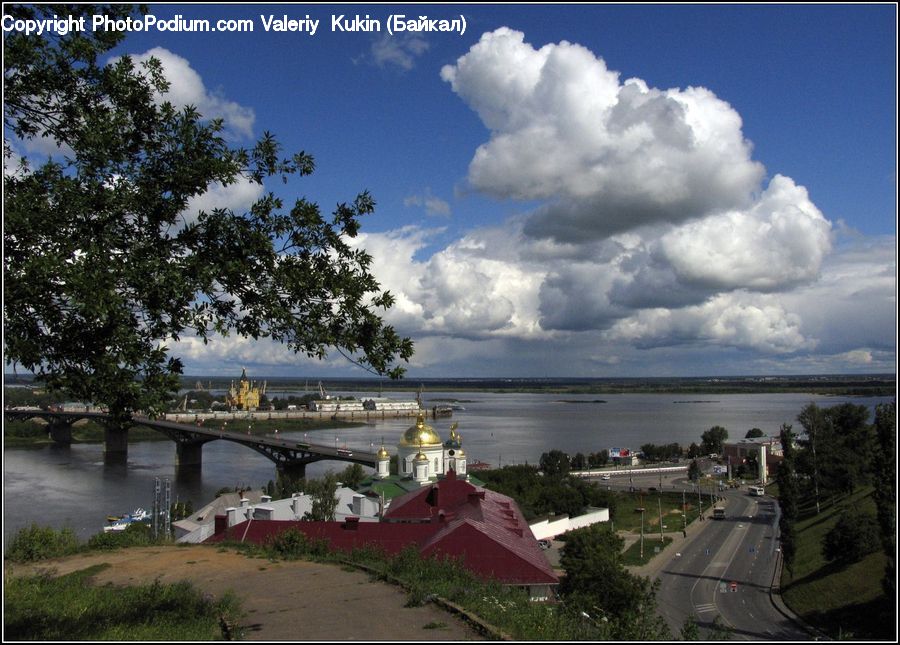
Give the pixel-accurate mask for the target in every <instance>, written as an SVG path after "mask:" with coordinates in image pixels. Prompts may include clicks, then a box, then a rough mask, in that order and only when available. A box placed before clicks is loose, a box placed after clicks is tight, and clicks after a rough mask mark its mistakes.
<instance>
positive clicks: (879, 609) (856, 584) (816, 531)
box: [781, 487, 896, 640]
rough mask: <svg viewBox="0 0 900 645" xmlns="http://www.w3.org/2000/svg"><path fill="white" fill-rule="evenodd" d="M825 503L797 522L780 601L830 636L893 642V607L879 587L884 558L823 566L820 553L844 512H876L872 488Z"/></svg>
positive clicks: (877, 555)
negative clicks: (792, 559) (793, 554)
mask: <svg viewBox="0 0 900 645" xmlns="http://www.w3.org/2000/svg"><path fill="white" fill-rule="evenodd" d="M825 502H826V504H825V505H823V510H822V512H821V513H820V514H819V515H816V514H815V513H809V514H805V515H803V516H802V518H801V519H800V520H798V522H797V555H796V560H795V564H794V575H793V577H792V576H790V575H789V574H788V572H787V571H784V572H783V574H782V580H781V588H782V594H783V597H784V600H785V602H786V603H787V604H788V606H789V607H790V608H791V609H792V610H793V611H794V612H795V613H797V615H799V616H800V617H802V618H803V619H804V620H806V621H807V622H808V623H809V624H811V625H814V626H815V627H818V628H819V629H821V630H823V631H824V632H826V633H827V634H828V635H829V636H831V637H833V638H840V639H853V640H866V639H876V640H894V638H895V637H896V606H895V604H894V599H890V600H888V599H886V598H885V596H884V595H883V593H882V589H881V579H882V577H883V575H884V566H885V563H886V557H885V555H884V554H883V553H882V552H881V551H878V552H876V553H872V554H869V555H868V556H866V557H864V558H863V559H862V560H861V561H859V562H856V563H854V564H850V565H840V564H835V563H829V562H826V560H825V558H824V557H823V555H822V540H823V538H824V536H825V535H826V534H827V533H828V531H829V530H831V528H832V527H833V526H834V525H835V523H836V522H837V520H838V517H839V516H840V514H841V512H842V511H843V510H844V509H847V508H852V507H856V508H859V509H860V510H862V511H864V512H869V513H872V514H874V513H875V502H874V499H873V489H872V488H871V487H866V488H864V489H860V490H858V491H856V492H855V493H853V494H852V495H849V496H846V497H844V498H842V499H840V500H837V501H836V502H835V503H834V504H831V503H830V500H825Z"/></svg>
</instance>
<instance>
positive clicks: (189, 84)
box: [131, 47, 256, 137]
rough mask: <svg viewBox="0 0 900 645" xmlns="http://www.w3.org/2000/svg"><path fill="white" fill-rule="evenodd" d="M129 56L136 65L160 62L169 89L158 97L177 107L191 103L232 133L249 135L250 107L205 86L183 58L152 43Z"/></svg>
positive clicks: (251, 121)
mask: <svg viewBox="0 0 900 645" xmlns="http://www.w3.org/2000/svg"><path fill="white" fill-rule="evenodd" d="M131 58H132V60H133V61H134V62H135V64H136V65H138V66H139V65H140V64H142V63H144V62H146V61H148V60H150V58H156V59H158V60H159V62H160V63H161V64H162V68H163V74H164V76H165V77H166V80H167V81H169V90H168V92H166V93H165V94H163V95H161V96H160V97H159V98H160V100H161V101H163V100H165V101H169V102H170V103H171V104H172V105H174V106H175V107H177V108H182V107H185V106H187V105H193V106H194V107H196V108H197V111H198V112H200V114H202V115H203V117H204V118H207V119H212V118H223V119H224V120H225V125H226V129H227V131H229V132H231V133H232V134H235V135H237V136H241V137H252V136H253V123H254V121H255V120H256V115H255V113H254V111H253V108H248V107H244V106H243V105H240V104H238V103H236V102H234V101H231V100H228V99H226V98H225V97H223V96H222V95H221V93H220V92H215V91H210V90H208V89H207V88H206V85H205V84H204V83H203V79H202V78H201V77H200V75H199V74H198V73H197V72H196V70H194V68H193V67H191V64H190V62H188V60H187V59H186V58H182V57H181V56H179V55H178V54H174V53H172V52H170V51H169V50H168V49H164V48H163V47H154V48H153V49H150V50H148V51H146V52H144V53H143V54H134V55H132V57H131Z"/></svg>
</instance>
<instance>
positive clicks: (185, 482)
mask: <svg viewBox="0 0 900 645" xmlns="http://www.w3.org/2000/svg"><path fill="white" fill-rule="evenodd" d="M431 396H432V397H433V398H434V399H438V398H441V399H458V400H459V403H457V404H456V405H458V406H462V407H463V408H465V409H463V410H455V411H454V413H453V416H452V417H449V418H440V419H437V420H431V419H429V420H428V423H429V424H430V425H432V426H433V427H434V428H435V430H437V432H438V434H440V435H441V437H442V438H446V437H447V436H448V435H449V428H450V425H451V424H452V423H454V422H456V423H459V428H458V432H459V433H460V435H461V436H462V440H463V447H464V448H465V450H466V453H467V455H468V457H469V460H470V462H471V461H473V460H480V461H485V462H488V463H490V464H491V465H493V466H498V465H507V464H513V463H526V462H528V463H532V464H534V463H537V462H538V461H539V459H540V456H541V454H542V453H544V452H547V451H549V450H551V449H553V448H557V449H560V450H563V451H565V452H567V453H569V454H570V455H573V454H575V453H576V452H582V453H584V454H588V453H590V452H597V451H600V450H604V449H609V448H630V449H632V450H637V449H639V448H640V446H641V445H642V444H646V443H655V444H666V443H673V442H674V443H679V444H681V445H683V446H688V445H690V444H691V443H692V442H696V443H698V444H699V443H700V435H701V434H702V433H703V432H705V431H706V430H708V429H709V428H711V427H712V426H714V425H721V426H724V427H725V428H726V429H727V430H728V435H729V440H737V439H741V438H743V437H744V435H745V434H746V432H747V430H749V429H750V428H754V427H756V428H760V429H762V430H763V431H764V432H765V433H766V434H769V435H777V433H778V430H779V428H780V427H781V424H782V423H791V424H793V425H794V429H795V431H797V430H799V429H800V426H799V424H798V423H797V422H796V418H797V414H798V413H799V412H800V410H801V409H802V408H803V406H805V405H806V404H808V403H810V402H815V403H816V404H817V405H819V406H821V407H828V406H831V405H837V404H841V403H845V402H851V403H856V404H862V405H866V406H867V407H869V408H870V409H874V407H875V405H876V404H878V403H885V402H889V401H891V400H893V398H892V397H866V398H858V397H826V396H817V395H811V394H716V395H706V394H687V395H677V394H602V395H595V394H591V395H569V394H562V395H561V394H520V393H502V394H494V393H474V392H440V393H431ZM596 400H603V401H605V403H596V402H594V401H596ZM564 401H566V402H564ZM571 401H581V402H580V403H572V402H571ZM437 402H438V401H436V400H431V399H429V398H426V400H425V403H426V405H427V406H430V405H433V404H435V403H437ZM412 423H413V420H412V419H390V420H384V421H378V422H376V423H372V424H369V425H366V426H362V427H356V428H341V429H332V430H318V431H315V432H311V433H309V435H308V439H309V440H310V441H313V442H316V443H324V444H333V443H334V442H337V444H338V445H346V446H348V447H350V448H355V449H359V450H377V448H378V447H379V446H380V445H381V442H382V438H383V440H384V443H385V446H386V447H387V448H388V450H389V451H391V452H395V450H396V444H397V442H398V441H399V439H400V435H401V434H402V433H403V431H405V430H406V429H407V428H408V427H409V426H410V425H412ZM281 436H284V437H292V436H293V437H296V438H298V439H300V438H302V437H303V433H279V437H281ZM346 465H347V464H345V463H343V462H333V461H322V462H318V463H315V464H312V465H310V466H309V467H308V468H307V476H309V477H318V476H321V475H322V474H324V473H325V472H326V471H327V470H335V471H341V470H343V469H344V468H345V467H346ZM156 477H159V478H160V479H161V480H165V479H169V480H170V482H171V486H172V500H173V501H175V500H176V499H177V500H181V501H186V500H191V501H192V503H193V505H194V508H200V507H201V506H203V505H204V504H206V503H207V502H208V501H210V500H211V499H212V498H213V497H214V496H215V493H216V492H217V491H218V490H219V489H221V488H223V487H226V486H227V487H235V486H247V487H254V488H258V487H261V486H263V485H265V484H266V483H267V482H268V481H269V480H272V479H274V478H275V467H274V464H273V463H272V462H271V461H270V460H268V459H267V458H265V457H263V456H262V455H260V454H259V453H257V452H255V451H254V450H251V449H248V448H245V447H243V446H239V445H237V444H233V443H231V442H227V441H213V442H210V443H208V444H206V445H205V446H204V448H203V467H202V469H201V471H199V472H197V471H194V472H193V473H192V474H190V475H182V476H176V471H175V446H174V445H173V443H172V442H170V441H154V442H142V443H133V444H130V445H129V447H128V461H127V465H126V464H107V463H106V462H105V460H104V455H103V446H102V445H101V444H79V445H73V446H70V447H65V446H59V445H52V446H45V447H41V448H29V449H7V450H5V451H4V473H3V497H4V499H3V539H4V545H5V544H6V542H7V540H8V539H9V537H10V536H11V535H13V534H14V533H15V532H16V531H18V530H19V529H20V528H22V527H25V526H28V525H30V524H31V523H32V522H37V523H38V524H40V525H43V526H52V527H54V528H62V527H66V526H67V527H70V528H72V529H73V530H74V531H75V533H76V534H77V535H78V536H79V537H80V538H82V539H86V538H88V537H90V536H91V535H93V534H95V533H97V532H98V531H100V530H101V527H102V526H103V525H104V524H105V523H106V521H105V518H106V516H107V515H109V514H114V513H124V512H128V511H131V510H133V509H134V508H135V507H138V506H142V507H144V508H147V509H149V508H150V507H151V505H152V499H153V484H154V478H156Z"/></svg>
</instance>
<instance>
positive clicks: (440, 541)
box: [208, 470, 559, 599]
mask: <svg viewBox="0 0 900 645" xmlns="http://www.w3.org/2000/svg"><path fill="white" fill-rule="evenodd" d="M218 519H219V518H217V521H218ZM225 525H226V522H225V521H224V517H222V521H221V522H219V523H218V525H217V528H216V534H215V535H213V536H212V537H211V538H209V540H208V541H210V542H216V541H221V540H224V539H226V538H228V539H234V540H239V541H242V542H243V541H247V542H254V543H257V544H262V543H263V542H264V541H265V540H266V539H267V538H268V537H269V536H271V535H275V534H277V533H280V532H281V531H284V530H287V529H288V528H295V529H297V530H300V531H301V532H303V533H304V534H305V535H306V536H307V537H309V538H310V539H313V540H315V539H324V540H326V541H327V542H328V544H329V546H330V548H332V549H337V550H342V551H350V550H352V549H353V548H356V547H361V546H364V545H373V546H377V547H380V548H382V549H384V551H385V552H387V553H388V554H396V553H399V552H400V551H401V550H403V549H404V548H405V547H408V546H412V547H415V548H417V549H418V550H419V553H421V554H422V556H423V557H427V556H437V557H445V556H450V557H452V558H457V559H459V560H460V561H461V562H462V564H463V565H464V566H465V567H466V568H467V569H469V570H470V571H472V572H473V573H474V574H475V575H477V576H478V577H480V578H482V579H485V580H488V579H492V578H493V579H495V580H497V581H498V582H500V583H502V584H507V585H515V586H522V587H527V588H528V589H529V592H530V594H531V597H532V598H534V599H546V598H550V597H552V595H553V594H552V591H553V588H554V587H555V586H556V585H557V584H558V583H559V578H558V577H557V576H556V574H555V573H554V571H553V568H552V567H551V566H550V564H549V563H548V562H547V559H546V557H545V556H544V553H543V551H541V548H540V546H539V545H538V543H537V540H535V538H534V535H533V534H532V533H531V529H530V528H528V523H527V522H525V519H524V517H523V516H522V513H521V511H520V510H519V507H518V506H517V505H516V503H515V501H513V500H512V499H511V498H509V497H507V496H505V495H501V494H499V493H495V492H494V491H491V490H487V489H484V488H480V487H478V486H474V485H472V484H470V483H469V482H467V481H464V480H462V479H457V478H456V474H455V473H454V471H452V470H450V471H449V472H448V473H447V476H446V477H445V478H443V479H441V480H439V481H438V482H436V483H433V484H430V485H428V486H425V487H423V488H422V489H420V490H416V491H413V492H411V493H407V494H406V495H403V496H400V497H397V498H394V500H392V502H391V505H390V507H389V508H388V510H387V512H386V513H385V514H384V517H383V518H382V521H381V522H359V521H358V520H357V518H353V517H351V518H348V519H347V520H346V521H344V522H284V521H281V522H279V521H269V520H251V521H247V522H243V523H241V524H237V525H235V526H232V527H230V528H227V529H226V528H225ZM220 529H221V530H220Z"/></svg>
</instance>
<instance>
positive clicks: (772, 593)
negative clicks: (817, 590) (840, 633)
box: [769, 549, 832, 641]
mask: <svg viewBox="0 0 900 645" xmlns="http://www.w3.org/2000/svg"><path fill="white" fill-rule="evenodd" d="M783 566H784V556H783V555H782V553H781V549H779V550H778V555H777V557H776V560H775V574H774V575H773V576H772V584H771V585H769V600H770V601H771V602H772V606H773V607H775V610H776V611H777V612H778V613H780V614H781V615H782V616H784V617H785V618H787V619H788V620H789V621H791V622H792V623H794V624H795V625H796V626H797V627H799V628H800V629H802V630H803V631H805V632H806V633H807V634H809V635H810V636H811V637H813V639H814V640H820V641H821V640H826V641H830V640H832V639H831V637H830V636H828V634H826V633H825V632H823V631H821V630H819V629H818V628H816V627H813V626H812V625H810V624H809V623H807V622H806V621H805V620H803V619H802V618H800V616H798V615H797V614H795V613H794V612H793V611H792V610H791V608H790V607H788V605H787V603H786V602H785V601H784V598H783V597H782V595H781V571H782V567H783Z"/></svg>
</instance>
